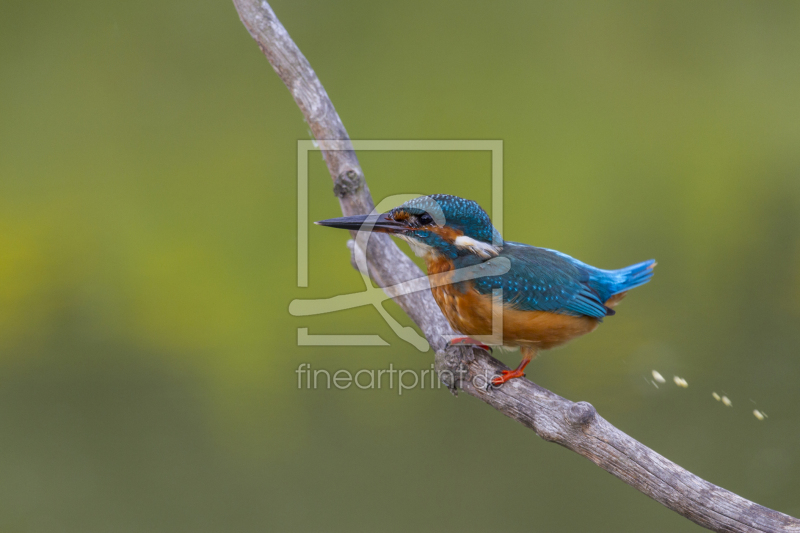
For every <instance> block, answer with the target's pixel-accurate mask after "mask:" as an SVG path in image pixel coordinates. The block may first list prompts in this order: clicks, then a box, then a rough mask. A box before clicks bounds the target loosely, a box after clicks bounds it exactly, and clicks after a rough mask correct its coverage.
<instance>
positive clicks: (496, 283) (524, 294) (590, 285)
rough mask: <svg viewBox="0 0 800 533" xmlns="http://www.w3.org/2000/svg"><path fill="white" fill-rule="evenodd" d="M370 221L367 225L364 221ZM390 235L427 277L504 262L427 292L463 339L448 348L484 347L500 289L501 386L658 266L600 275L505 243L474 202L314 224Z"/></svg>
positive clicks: (450, 199)
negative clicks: (514, 352)
mask: <svg viewBox="0 0 800 533" xmlns="http://www.w3.org/2000/svg"><path fill="white" fill-rule="evenodd" d="M368 218H369V222H367V219H368ZM365 222H366V223H367V224H366V226H365V229H367V228H368V227H369V225H370V224H372V231H376V232H382V233H388V234H391V235H394V236H396V237H399V238H401V239H403V240H405V241H406V242H408V243H409V245H410V246H411V249H412V250H413V251H414V253H416V254H417V255H418V256H420V257H422V258H424V260H425V264H426V267H427V270H428V275H433V274H444V275H445V276H447V275H448V274H447V273H452V272H454V271H456V270H457V269H461V268H466V267H471V266H474V265H479V264H481V263H485V262H487V261H490V260H492V259H493V258H495V257H504V258H506V259H508V261H509V263H510V268H509V269H508V271H506V272H505V273H504V274H500V275H489V276H483V277H477V278H475V279H470V280H466V281H455V282H453V283H446V284H443V285H438V286H435V287H432V288H431V291H432V293H433V298H434V299H435V300H436V303H437V304H439V307H440V308H441V310H442V313H444V316H445V317H446V318H447V320H448V322H450V325H451V326H452V327H453V329H455V330H456V331H458V332H459V333H460V334H461V335H464V337H459V338H458V339H454V340H453V341H451V342H452V343H454V344H456V343H469V344H481V343H479V342H477V341H475V340H474V339H473V338H472V336H478V335H487V334H490V333H491V332H492V307H493V291H495V290H497V289H502V302H500V303H501V305H502V312H503V321H502V324H503V328H502V345H503V346H505V347H519V349H520V352H521V354H522V360H521V362H520V364H519V366H517V368H515V369H514V370H503V371H502V374H501V375H499V376H496V377H494V378H493V379H492V381H491V382H492V384H493V385H495V386H500V385H502V384H503V383H506V382H508V381H509V380H512V379H515V378H520V377H522V376H524V375H525V374H524V370H525V367H526V366H527V365H528V363H530V362H531V360H533V359H534V358H535V357H536V356H537V354H538V353H539V351H540V350H548V349H550V348H555V347H557V346H561V345H563V344H565V343H567V342H569V341H570V340H572V339H574V338H576V337H580V336H581V335H585V334H587V333H590V332H592V331H594V330H595V329H596V328H597V326H598V325H599V324H600V323H601V322H602V321H603V318H605V317H607V316H611V315H614V314H615V312H614V307H615V306H616V305H617V304H618V303H619V302H620V300H622V298H623V297H625V294H626V293H627V291H629V290H631V289H633V288H635V287H638V286H640V285H644V284H645V283H647V282H648V281H650V278H651V277H652V276H653V268H654V267H655V266H656V262H655V260H652V259H651V260H648V261H643V262H641V263H636V264H635V265H631V266H628V267H625V268H621V269H619V270H602V269H600V268H596V267H593V266H590V265H587V264H586V263H583V262H581V261H578V260H577V259H574V258H572V257H570V256H568V255H567V254H564V253H561V252H558V251H556V250H550V249H547V248H538V247H536V246H531V245H528V244H522V243H518V242H511V241H505V240H503V238H502V237H501V235H500V233H499V232H498V231H497V229H495V227H494V226H493V225H492V221H491V219H490V218H489V215H487V214H486V212H485V211H484V210H483V209H482V208H481V207H480V206H479V205H478V204H477V203H476V202H474V201H472V200H466V199H464V198H459V197H458V196H451V195H448V194H433V195H430V196H422V197H419V198H414V199H412V200H409V201H407V202H405V203H404V204H402V205H400V206H398V207H395V208H394V209H392V210H391V211H389V212H388V213H383V214H381V215H378V217H377V219H376V218H375V216H374V215H373V216H371V217H370V216H369V215H359V216H350V217H341V218H333V219H329V220H323V221H320V222H317V224H318V225H322V226H331V227H334V228H342V229H348V230H360V229H361V227H362V226H364V225H365Z"/></svg>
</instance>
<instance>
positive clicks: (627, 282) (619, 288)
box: [606, 259, 656, 296]
mask: <svg viewBox="0 0 800 533" xmlns="http://www.w3.org/2000/svg"><path fill="white" fill-rule="evenodd" d="M655 266H656V260H655V259H650V260H649V261H643V262H641V263H636V264H635V265H631V266H628V267H625V268H620V269H619V270H607V271H606V272H608V273H609V274H611V275H610V276H609V278H610V279H609V280H608V281H609V282H610V283H608V284H607V285H606V287H607V288H608V290H609V295H610V296H613V295H615V294H619V293H621V292H625V291H629V290H631V289H634V288H636V287H638V286H639V285H644V284H645V283H647V282H648V281H650V278H652V277H653V268H655Z"/></svg>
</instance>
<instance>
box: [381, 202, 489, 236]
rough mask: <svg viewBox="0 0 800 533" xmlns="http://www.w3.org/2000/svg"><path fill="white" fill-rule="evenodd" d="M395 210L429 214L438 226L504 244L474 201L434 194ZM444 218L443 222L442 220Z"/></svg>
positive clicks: (484, 212) (487, 216)
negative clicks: (448, 227) (444, 226)
mask: <svg viewBox="0 0 800 533" xmlns="http://www.w3.org/2000/svg"><path fill="white" fill-rule="evenodd" d="M394 210H404V211H406V212H408V213H411V214H414V215H420V214H422V213H428V214H430V215H431V216H432V217H433V219H434V221H436V223H437V224H439V225H446V226H450V227H453V228H457V229H460V230H461V231H463V232H464V235H466V236H468V237H472V238H473V239H477V240H479V241H483V242H487V243H491V242H493V240H492V237H494V242H496V243H500V244H502V242H503V238H502V237H501V236H500V233H498V232H497V230H496V229H495V228H494V226H493V225H492V220H491V219H490V218H489V215H487V214H486V211H484V210H483V209H482V208H481V206H479V205H478V204H477V202H473V201H472V200H466V199H464V198H459V197H458V196H453V195H450V194H432V195H430V196H420V197H419V198H414V199H413V200H409V201H407V202H406V203H404V204H403V205H401V206H400V207H396V208H395V209H394ZM394 210H393V211H394ZM442 217H444V220H443V221H442V220H440V219H441V218H442Z"/></svg>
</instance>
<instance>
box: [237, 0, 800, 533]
mask: <svg viewBox="0 0 800 533" xmlns="http://www.w3.org/2000/svg"><path fill="white" fill-rule="evenodd" d="M233 3H234V5H235V6H236V10H237V11H238V12H239V17H240V18H241V20H242V23H243V24H244V26H245V27H246V28H247V30H248V31H249V32H250V35H251V36H252V37H253V39H255V40H256V42H257V43H258V45H259V47H260V48H261V51H262V52H264V55H266V56H267V59H268V60H269V62H270V63H271V64H272V67H273V68H274V69H275V72H277V73H278V76H280V78H281V79H282V80H283V82H284V84H286V87H287V88H288V89H289V91H290V92H291V93H292V96H293V97H294V99H295V102H296V103H297V105H298V106H299V107H300V110H301V111H302V112H303V116H304V117H305V120H306V122H307V123H308V125H309V126H310V128H311V132H312V133H313V135H314V137H315V138H316V139H317V141H318V142H319V143H320V147H321V148H322V153H323V157H324V158H325V163H326V164H327V166H328V170H329V171H330V174H331V177H332V178H333V182H334V192H335V193H336V195H337V196H338V197H339V203H340V205H341V208H342V213H343V214H344V215H357V214H367V213H370V212H371V211H372V209H373V207H374V203H373V201H372V197H371V196H370V193H369V189H368V188H367V184H366V181H365V180H364V174H363V172H362V171H361V166H360V165H359V163H358V158H357V157H356V154H355V151H353V147H352V144H351V143H350V138H349V137H348V135H347V131H346V130H345V128H344V125H343V124H342V121H341V120H340V119H339V115H337V114H336V110H335V109H334V107H333V104H332V103H331V101H330V99H329V98H328V95H327V93H326V92H325V89H324V88H323V86H322V84H321V83H320V81H319V79H318V78H317V76H316V74H315V73H314V71H313V70H312V68H311V65H309V63H308V61H307V60H306V58H305V57H304V56H303V54H302V53H301V52H300V50H299V49H298V48H297V45H295V43H294V42H293V41H292V39H291V37H289V34H288V32H287V31H286V29H285V28H284V27H283V25H282V24H281V23H280V21H279V20H278V18H277V17H276V16H275V13H274V12H273V11H272V8H271V7H270V6H269V4H268V3H267V2H266V0H233ZM326 141H333V142H335V144H336V147H337V148H339V149H336V150H334V149H330V150H326V149H325V148H326ZM342 146H344V148H345V149H344V150H342V149H341V147H342ZM328 147H329V148H331V145H330V144H329V145H328ZM351 247H352V244H351ZM367 262H368V266H369V272H370V276H371V277H372V279H373V280H374V281H375V282H376V283H377V284H378V285H379V286H381V287H390V286H392V285H397V284H400V283H403V282H406V281H409V280H412V279H414V278H418V277H420V276H421V275H423V274H422V272H421V271H420V269H419V268H417V266H416V265H415V264H414V263H413V262H412V261H411V260H410V259H409V258H408V257H406V255H405V254H403V253H402V252H401V251H400V249H399V248H398V247H397V246H396V245H395V244H394V242H392V240H391V239H390V238H389V237H388V236H387V235H383V234H374V235H373V236H372V238H371V239H370V242H369V247H368V250H367ZM395 301H396V302H397V303H398V304H399V305H400V307H401V308H402V309H403V311H405V312H406V313H407V314H408V315H409V317H411V319H412V320H413V321H414V322H415V323H416V324H417V326H419V328H420V329H421V330H422V332H423V334H424V335H425V337H426V339H427V340H428V342H429V343H430V344H431V346H432V347H433V349H434V351H435V352H436V368H437V369H438V370H439V373H440V377H441V378H442V380H443V381H444V382H445V383H447V384H448V386H450V387H451V390H453V391H454V392H455V391H456V390H457V388H461V389H462V390H463V391H464V392H466V393H467V394H469V395H471V396H474V397H476V398H478V399H480V400H482V401H484V402H486V403H488V404H489V405H491V406H492V407H494V408H495V409H497V410H498V411H500V412H501V413H503V414H505V415H506V416H509V417H511V418H513V419H515V420H517V421H518V422H520V423H522V424H524V425H525V426H527V427H529V428H531V429H532V430H534V431H535V432H536V434H537V435H539V436H540V437H542V438H543V439H545V440H548V441H551V442H556V443H558V444H561V445H562V446H564V447H566V448H569V449H570V450H572V451H574V452H576V453H578V454H580V455H582V456H584V457H586V458H587V459H589V460H590V461H592V462H593V463H595V464H597V465H598V466H600V467H601V468H603V469H604V470H606V471H608V472H610V473H611V474H613V475H615V476H617V477H618V478H620V479H621V480H623V481H624V482H625V483H627V484H629V485H631V486H632V487H634V488H636V489H637V490H639V491H641V492H643V493H644V494H646V495H648V496H650V497H651V498H653V499H654V500H656V501H658V502H660V503H662V504H663V505H665V506H666V507H668V508H669V509H672V510H673V511H675V512H677V513H680V514H681V515H683V516H685V517H686V518H688V519H690V520H692V521H693V522H695V523H697V524H699V525H701V526H704V527H707V528H709V529H712V530H714V531H725V532H751V531H763V532H789V531H791V532H796V533H800V520H797V519H796V518H793V517H791V516H788V515H785V514H782V513H779V512H777V511H773V510H771V509H767V508H766V507H763V506H761V505H758V504H756V503H753V502H751V501H749V500H746V499H744V498H742V497H740V496H738V495H736V494H734V493H732V492H730V491H727V490H725V489H723V488H720V487H717V486H716V485H713V484H712V483H709V482H708V481H705V480H704V479H701V478H699V477H698V476H696V475H694V474H692V473H691V472H689V471H687V470H685V469H683V468H681V467H680V466H678V465H677V464H675V463H673V462H672V461H669V460H668V459H666V458H664V457H662V456H661V455H659V454H657V453H656V452H654V451H653V450H651V449H649V448H648V447H646V446H644V445H643V444H641V443H640V442H638V441H636V440H635V439H633V438H631V437H630V436H628V435H626V434H625V433H623V432H622V431H620V430H619V429H617V428H615V427H614V426H612V425H611V424H610V423H608V422H607V421H606V420H605V419H603V418H602V417H601V416H600V415H599V414H597V411H596V410H595V409H594V407H592V406H591V405H590V404H588V403H586V402H578V403H574V402H571V401H569V400H567V399H565V398H562V397H561V396H558V395H557V394H554V393H552V392H550V391H548V390H546V389H543V388H542V387H539V386H538V385H536V384H535V383H533V382H531V381H527V380H524V379H515V380H512V381H510V382H508V383H506V384H505V385H503V386H502V387H500V388H499V389H498V388H493V387H489V388H488V389H487V387H486V383H487V380H488V379H491V377H492V376H494V375H496V374H498V373H499V371H500V370H502V369H505V368H506V367H505V366H504V365H503V364H502V363H500V362H499V361H498V360H496V359H494V358H493V357H491V356H490V355H489V354H488V353H486V352H485V351H483V350H480V349H473V348H471V347H459V348H451V347H447V345H446V343H445V340H444V338H443V336H445V335H453V334H455V332H454V331H453V329H452V328H451V327H450V324H449V323H448V322H447V319H445V317H444V315H443V314H442V313H441V311H440V310H439V307H438V305H436V302H435V301H434V300H433V296H432V295H431V293H430V291H418V292H412V293H409V294H405V295H402V296H397V297H395Z"/></svg>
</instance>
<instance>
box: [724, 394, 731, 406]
mask: <svg viewBox="0 0 800 533" xmlns="http://www.w3.org/2000/svg"><path fill="white" fill-rule="evenodd" d="M722 403H723V404H725V406H726V407H730V406H731V405H733V403H732V402H731V401H730V400H729V399H728V397H727V396H723V397H722Z"/></svg>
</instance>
